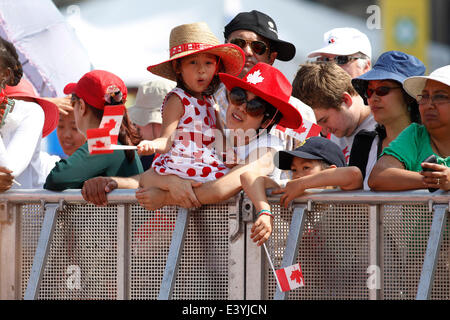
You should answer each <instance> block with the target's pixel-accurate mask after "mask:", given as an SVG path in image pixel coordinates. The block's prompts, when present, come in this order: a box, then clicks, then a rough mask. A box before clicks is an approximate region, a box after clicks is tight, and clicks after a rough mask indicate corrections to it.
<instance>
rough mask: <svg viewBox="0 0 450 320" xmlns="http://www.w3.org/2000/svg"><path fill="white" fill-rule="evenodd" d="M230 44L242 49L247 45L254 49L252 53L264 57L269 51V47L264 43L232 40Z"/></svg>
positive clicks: (238, 39)
mask: <svg viewBox="0 0 450 320" xmlns="http://www.w3.org/2000/svg"><path fill="white" fill-rule="evenodd" d="M230 43H232V44H235V45H237V46H238V47H240V48H241V49H244V48H245V47H246V46H247V44H248V45H250V48H252V51H253V52H254V53H256V54H257V55H259V56H260V55H263V54H264V53H265V52H266V50H267V45H266V44H265V43H264V42H262V41H257V40H256V41H250V40H244V39H241V38H234V39H231V40H230Z"/></svg>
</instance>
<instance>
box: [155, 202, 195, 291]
mask: <svg viewBox="0 0 450 320" xmlns="http://www.w3.org/2000/svg"><path fill="white" fill-rule="evenodd" d="M189 217H190V212H189V210H187V209H184V208H180V209H179V210H178V216H177V221H176V222H175V229H174V230H173V234H172V241H171V243H170V249H169V255H168V256H167V262H166V267H165V269H164V275H163V279H162V282H161V288H160V290H159V296H158V300H170V299H172V293H173V287H174V286H175V280H176V278H177V273H178V265H179V263H180V259H181V254H182V253H183V246H184V237H185V235H186V231H187V228H188V225H189Z"/></svg>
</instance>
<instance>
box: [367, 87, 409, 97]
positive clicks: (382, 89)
mask: <svg viewBox="0 0 450 320" xmlns="http://www.w3.org/2000/svg"><path fill="white" fill-rule="evenodd" d="M400 88H401V87H385V86H382V87H378V88H376V89H369V88H367V90H366V98H370V97H371V96H372V95H373V93H374V92H375V93H376V94H377V96H379V97H384V96H385V95H387V94H388V93H389V92H390V91H391V90H393V89H400Z"/></svg>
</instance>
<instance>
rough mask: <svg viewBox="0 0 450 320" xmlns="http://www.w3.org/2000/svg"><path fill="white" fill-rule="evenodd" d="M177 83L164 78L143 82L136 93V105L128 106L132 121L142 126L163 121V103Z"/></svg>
mask: <svg viewBox="0 0 450 320" xmlns="http://www.w3.org/2000/svg"><path fill="white" fill-rule="evenodd" d="M175 86H176V83H175V82H173V81H170V80H166V79H163V78H160V79H155V80H151V81H149V82H145V83H142V84H141V85H140V86H139V88H138V92H137V94H136V103H135V105H133V106H131V107H129V108H128V115H129V117H130V119H131V121H132V122H133V123H135V124H138V125H140V126H145V125H147V124H148V123H162V117H161V105H162V104H163V101H164V98H165V97H166V95H167V94H168V93H169V92H170V91H171V90H172V89H173V88H175Z"/></svg>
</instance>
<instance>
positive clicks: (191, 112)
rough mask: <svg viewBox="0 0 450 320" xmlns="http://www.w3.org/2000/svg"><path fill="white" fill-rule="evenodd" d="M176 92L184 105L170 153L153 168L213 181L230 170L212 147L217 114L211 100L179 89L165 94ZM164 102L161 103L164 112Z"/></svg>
mask: <svg viewBox="0 0 450 320" xmlns="http://www.w3.org/2000/svg"><path fill="white" fill-rule="evenodd" d="M171 94H176V95H177V96H178V97H179V98H180V100H181V102H182V103H183V106H184V115H183V116H182V117H181V119H180V121H179V123H178V127H177V130H176V133H175V138H174V140H173V144H172V148H171V149H170V150H169V152H167V153H165V154H162V155H160V156H159V157H158V158H157V159H155V161H153V164H152V168H154V170H155V171H156V172H157V173H159V174H175V175H177V176H179V177H180V178H184V179H191V180H195V181H199V182H206V181H211V180H216V179H218V178H220V177H222V176H223V175H225V174H226V173H228V171H229V169H228V168H227V167H226V166H225V165H224V164H223V162H222V160H220V159H219V157H218V156H217V154H216V150H215V148H214V142H215V137H214V129H215V128H216V116H215V113H214V107H213V104H214V100H213V99H212V98H211V97H206V98H205V100H199V99H197V98H195V97H193V96H191V95H190V94H188V93H187V92H185V91H184V90H183V89H181V88H175V89H173V90H172V91H171V92H170V93H169V94H168V95H167V97H166V100H167V99H168V97H169V96H170V95H171ZM163 108H164V104H163V106H162V110H161V111H162V112H163Z"/></svg>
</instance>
